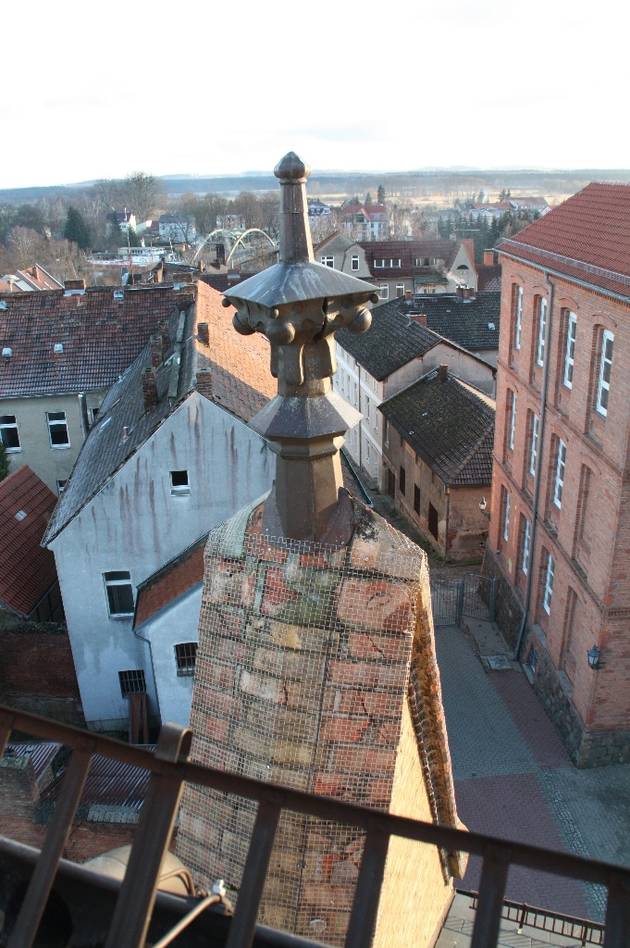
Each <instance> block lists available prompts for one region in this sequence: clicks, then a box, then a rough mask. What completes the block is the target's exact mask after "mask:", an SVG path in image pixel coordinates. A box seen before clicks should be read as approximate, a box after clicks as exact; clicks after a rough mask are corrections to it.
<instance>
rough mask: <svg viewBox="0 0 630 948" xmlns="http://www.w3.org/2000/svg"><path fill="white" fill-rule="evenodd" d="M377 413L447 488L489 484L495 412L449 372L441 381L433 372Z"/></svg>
mask: <svg viewBox="0 0 630 948" xmlns="http://www.w3.org/2000/svg"><path fill="white" fill-rule="evenodd" d="M379 410H380V411H382V412H383V415H384V416H385V418H386V419H387V421H388V422H389V424H391V425H392V426H393V427H394V428H395V429H396V430H397V431H398V433H399V434H400V436H401V437H402V439H403V440H404V441H406V442H407V444H408V445H409V446H410V447H411V448H413V450H414V451H415V452H416V454H418V455H419V457H421V458H422V459H423V461H424V462H425V463H426V464H428V466H429V467H430V468H431V470H433V471H435V472H436V474H438V475H439V477H440V478H441V479H442V480H443V481H444V483H445V484H448V485H450V486H453V487H475V486H484V487H485V486H487V485H488V484H490V482H491V480H492V448H493V444H494V417H495V408H494V402H493V401H492V400H491V399H489V398H488V397H487V396H485V395H483V394H482V393H481V392H477V390H476V389H474V388H472V386H470V385H467V384H466V383H465V382H462V381H461V379H458V378H457V377H456V376H454V375H452V374H451V373H450V372H449V374H448V376H447V378H446V380H445V381H440V378H439V374H438V370H437V369H434V370H433V371H432V372H429V373H428V374H427V375H425V376H424V377H423V378H421V379H419V380H418V381H417V382H414V384H413V385H410V386H408V388H405V389H403V391H402V392H399V393H398V394H397V395H394V396H393V397H392V398H389V399H387V401H385V402H383V403H382V404H381V405H380V406H379Z"/></svg>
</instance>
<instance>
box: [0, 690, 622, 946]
mask: <svg viewBox="0 0 630 948" xmlns="http://www.w3.org/2000/svg"><path fill="white" fill-rule="evenodd" d="M13 730H19V731H21V732H26V733H28V734H30V735H33V736H35V737H39V738H41V739H43V740H52V741H60V742H62V743H63V744H65V745H66V746H67V747H68V748H70V749H71V752H72V754H71V758H70V762H69V765H68V769H67V771H66V775H65V777H64V781H63V788H62V792H61V795H60V798H59V801H58V803H57V807H56V810H55V814H54V817H53V819H52V821H51V824H50V826H49V829H48V833H47V836H46V839H45V841H44V845H43V847H42V850H41V853H40V856H39V859H38V861H37V864H36V867H35V870H34V871H33V874H32V876H31V879H30V883H29V885H28V888H27V892H26V896H25V898H24V901H23V903H22V906H21V908H20V911H19V914H18V917H17V920H16V923H15V925H14V928H13V930H12V932H11V935H10V938H9V941H8V945H9V948H30V946H31V945H32V944H33V941H34V938H35V935H36V933H37V928H38V926H39V923H40V921H41V918H42V914H43V911H44V908H45V906H46V902H47V899H48V896H49V894H50V892H51V890H52V887H53V885H54V881H55V875H56V872H57V867H58V864H59V860H60V857H61V855H62V852H63V848H64V846H65V843H66V840H67V838H68V834H69V832H70V829H71V826H72V820H73V818H74V815H75V813H76V809H77V806H78V803H79V799H80V796H81V792H82V789H83V785H84V782H85V778H86V776H87V772H88V768H89V764H90V759H91V756H92V754H94V753H96V752H98V753H99V754H103V755H104V756H106V757H112V758H115V759H116V760H119V761H123V762H127V763H130V764H133V765H134V766H136V767H144V768H146V769H147V770H148V771H150V773H151V779H150V784H149V792H148V795H147V797H146V799H145V803H144V805H143V807H142V813H141V817H140V823H139V825H138V829H137V832H136V834H135V838H134V842H133V846H132V850H131V855H130V858H129V863H128V865H127V870H126V873H125V877H124V880H123V882H122V885H121V887H120V891H119V894H118V898H117V904H116V909H115V912H114V916H113V918H112V923H111V927H110V931H109V935H108V939H107V942H106V948H142V946H143V945H144V943H145V938H146V932H147V929H148V926H149V922H150V919H151V913H152V910H153V905H154V902H155V896H156V889H157V882H158V874H159V869H160V865H161V862H162V858H163V855H164V853H165V852H166V850H167V848H168V845H169V842H170V839H171V835H172V831H173V825H174V821H175V816H176V813H177V808H178V805H179V800H180V796H181V793H182V788H183V784H184V782H188V783H193V784H200V785H202V786H205V787H212V788H214V789H215V790H220V791H223V792H225V793H232V794H236V795H238V796H242V797H247V798H248V799H250V800H255V801H257V803H258V814H257V817H256V821H255V825H254V830H253V833H252V836H251V839H250V845H249V851H248V856H247V861H246V864H245V869H244V873H243V879H242V884H241V888H240V894H239V898H238V901H237V904H236V911H235V914H234V917H233V920H232V922H231V925H230V933H229V937H228V941H227V946H228V948H249V946H250V945H251V944H252V940H253V938H254V931H255V926H256V917H257V915H258V907H259V904H260V899H261V895H262V890H263V884H264V880H265V876H266V873H267V867H268V864H269V858H270V855H271V849H272V846H273V841H274V837H275V832H276V828H277V825H278V820H279V818H280V814H281V812H282V810H285V809H286V810H292V811H294V812H298V813H303V814H306V815H309V816H314V817H318V818H320V819H325V820H333V821H336V822H339V823H344V824H346V825H351V826H355V827H358V828H360V829H362V830H364V831H365V833H366V843H365V847H364V852H363V857H362V861H361V866H360V870H359V877H358V881H357V885H356V889H355V894H354V900H353V905H352V910H351V914H350V922H349V926H348V932H347V936H346V941H345V944H346V946H348V948H350V946H351V948H361V946H368V945H370V943H371V940H372V936H373V932H374V926H375V922H376V916H377V911H378V901H379V895H380V889H381V884H382V880H383V874H384V869H385V859H386V856H387V847H388V844H389V839H390V836H402V837H404V838H406V839H412V840H416V841H417V842H420V843H429V844H432V845H434V846H438V847H441V848H443V849H446V850H449V851H453V852H454V851H461V852H468V853H471V854H474V855H477V856H480V857H481V859H482V868H481V880H480V886H479V895H478V904H477V911H476V916H475V923H474V928H473V934H472V939H471V946H472V948H490V946H492V945H496V943H497V937H498V933H499V925H500V922H501V914H502V908H503V898H504V893H505V883H506V879H507V874H508V869H509V867H510V866H511V865H518V866H526V867H528V868H530V869H538V870H540V871H543V872H550V873H552V874H554V875H560V876H564V877H567V878H570V879H577V880H579V881H582V882H588V883H592V884H596V885H601V886H604V887H605V888H606V890H607V893H608V899H607V909H606V919H605V936H604V941H603V944H604V948H623V946H626V945H627V938H628V932H629V931H630V869H626V868H623V867H621V866H614V865H608V864H606V863H603V862H597V861H595V860H590V859H584V858H582V857H580V856H574V855H570V854H568V853H559V852H554V851H553V850H548V849H542V848H540V847H538V846H530V845H527V844H524V843H517V842H511V841H508V840H502V839H495V838H492V837H489V836H484V835H482V834H480V833H469V832H466V831H464V830H457V829H453V828H450V827H446V826H440V825H436V824H433V823H425V822H421V821H419V820H413V819H409V818H406V817H402V816H393V815H392V814H389V813H385V812H381V811H377V810H371V809H368V808H366V807H361V806H355V805H353V804H350V803H344V802H341V801H339V800H333V799H330V798H327V797H316V796H313V795H312V794H309V793H305V792H302V791H298V790H291V789H288V788H285V787H281V786H277V785H274V784H268V783H260V782H259V781H256V780H252V779H250V778H247V777H239V776H235V775H233V774H228V773H224V772H223V771H219V770H214V769H212V768H208V767H202V766H200V765H198V764H193V763H191V762H189V761H188V760H187V755H188V750H189V747H190V739H191V732H190V730H189V729H188V728H180V727H177V726H175V725H166V726H165V727H163V728H162V732H161V735H160V739H159V741H158V745H157V748H156V750H155V752H154V753H152V752H150V751H147V750H144V749H142V748H139V747H133V746H131V745H128V744H123V743H122V742H120V741H115V740H112V739H111V738H106V737H102V736H100V735H97V734H94V733H91V732H87V731H81V730H78V729H77V728H73V727H69V726H67V725H63V724H58V723H56V722H54V721H49V720H47V719H45V718H40V717H37V716H35V715H31V714H26V713H24V712H20V711H14V710H12V709H11V708H7V707H4V706H0V753H4V749H5V747H6V744H7V742H8V740H9V737H10V735H11V732H12V731H13Z"/></svg>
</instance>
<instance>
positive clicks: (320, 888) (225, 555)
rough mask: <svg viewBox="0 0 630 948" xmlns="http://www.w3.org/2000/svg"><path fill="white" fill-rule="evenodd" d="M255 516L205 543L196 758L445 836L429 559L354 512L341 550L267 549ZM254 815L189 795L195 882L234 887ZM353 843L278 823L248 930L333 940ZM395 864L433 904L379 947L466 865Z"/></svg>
mask: <svg viewBox="0 0 630 948" xmlns="http://www.w3.org/2000/svg"><path fill="white" fill-rule="evenodd" d="M261 511H262V508H261V507H258V508H255V509H253V510H251V509H250V510H247V511H244V512H241V513H240V514H238V515H237V516H236V517H235V518H233V520H232V521H230V522H229V523H228V524H227V525H225V526H224V527H222V528H220V529H218V530H216V531H214V532H213V533H212V534H211V535H210V537H209V540H208V546H207V548H206V564H205V576H206V579H205V584H204V594H203V599H202V606H201V614H200V625H199V647H198V653H197V667H196V673H195V687H194V691H193V702H192V714H191V724H192V728H193V732H194V734H195V735H196V740H195V742H194V743H193V756H194V758H195V759H198V760H200V761H202V762H203V763H205V764H208V765H210V766H214V767H219V768H221V769H226V770H231V771H233V772H236V773H239V774H243V775H247V776H251V777H256V778H258V779H263V780H269V781H273V782H276V783H280V784H284V785H286V786H291V787H295V788H299V789H303V790H308V791H311V792H314V793H318V794H322V795H326V796H331V797H335V798H337V799H343V800H351V801H353V802H356V803H362V804H365V805H367V806H372V807H377V808H379V809H386V810H387V809H390V808H392V807H394V806H395V807H396V812H403V811H405V812H408V813H409V815H418V816H423V818H429V819H430V818H433V819H436V820H439V821H440V822H443V823H447V824H450V825H457V815H456V810H455V803H454V795H453V787H452V777H451V768H450V758H449V753H448V744H447V739H446V728H445V723H444V716H443V711H442V705H441V694H440V683H439V674H438V671H437V664H436V660H435V647H434V640H433V632H432V620H431V612H430V596H429V587H428V572H427V567H426V559H425V557H424V554H423V553H422V552H421V551H420V550H419V549H418V548H417V547H415V546H414V545H413V544H411V543H410V542H409V541H408V540H407V539H406V538H404V537H402V536H401V535H400V534H398V533H397V532H396V531H394V530H393V529H392V528H391V527H389V526H388V525H387V524H386V523H385V522H384V521H382V520H381V518H379V517H378V516H377V515H375V514H374V513H373V512H372V511H368V510H367V509H365V508H363V507H361V506H360V505H359V504H354V506H353V524H354V529H353V536H352V540H351V542H350V543H349V544H348V546H344V547H331V548H327V547H324V546H322V545H318V544H310V543H296V542H293V541H282V542H276V543H273V542H271V541H269V540H268V539H266V538H265V537H263V536H262V534H261ZM405 722H408V724H405ZM405 728H407V731H408V733H407V737H404V735H403V732H405ZM405 733H406V732H405ZM409 734H412V735H413V741H412V742H410V738H409ZM401 754H402V755H403V756H405V758H406V759H407V762H406V763H404V762H403V761H402V760H401ZM254 815H255V810H254V808H253V807H252V805H251V804H249V803H248V802H247V801H244V800H237V799H234V798H229V797H223V796H221V795H219V794H212V793H207V792H205V791H201V790H200V789H195V788H189V789H188V790H187V792H186V796H185V799H184V802H183V805H182V818H181V824H180V830H179V837H178V852H179V854H180V856H181V857H182V859H184V861H185V862H186V864H187V865H189V866H190V867H191V868H192V869H193V870H194V871H195V872H196V873H197V874H198V875H199V876H200V878H201V879H204V880H205V881H210V880H211V879H215V878H218V877H222V878H224V879H225V881H226V883H227V885H228V886H229V887H230V888H231V889H232V890H233V891H237V890H238V886H239V883H240V878H241V873H242V869H243V865H244V861H245V858H246V853H247V846H248V839H249V835H250V833H251V829H252V826H253V819H254ZM362 848H363V839H362V836H361V834H357V832H355V831H353V830H351V829H348V828H344V827H343V826H339V825H337V824H327V823H325V822H323V821H321V820H312V819H306V818H303V817H299V816H297V815H286V814H285V815H284V816H283V818H282V820H281V823H280V827H279V831H278V836H277V838H276V843H275V847H274V851H273V855H272V860H271V866H270V870H269V874H268V879H267V883H266V888H265V892H264V896H263V905H262V909H261V916H260V920H261V921H263V922H264V923H266V924H270V925H274V926H276V927H279V928H283V929H288V930H290V931H294V932H297V933H301V934H305V935H310V936H311V937H319V938H321V939H322V940H324V941H326V942H328V943H331V944H337V943H340V942H342V941H343V937H344V933H345V929H346V926H347V922H348V917H349V910H350V907H351V904H352V897H353V892H354V884H355V882H356V878H357V874H358V867H359V863H360V859H361V854H362ZM412 859H413V864H412V862H411V861H410V860H412ZM412 865H413V868H412ZM390 869H391V873H394V874H395V876H396V877H397V878H398V877H400V878H405V877H407V876H408V877H411V876H414V878H420V879H422V880H423V882H424V883H425V884H426V886H427V889H428V890H429V892H430V893H431V897H430V899H429V903H428V905H427V908H426V911H425V912H423V913H422V915H418V914H417V913H416V915H415V920H414V921H413V922H410V925H411V926H412V927H411V928H410V929H409V930H408V931H406V933H403V932H402V930H401V933H400V937H399V936H395V938H394V941H392V940H391V939H392V937H394V936H392V934H391V926H390V925H388V926H387V928H388V935H387V936H385V934H383V935H382V937H380V936H379V939H380V940H377V943H378V944H387V945H395V944H396V945H397V944H400V945H402V944H409V943H410V942H409V941H408V940H405V939H408V938H409V937H411V938H412V941H413V939H414V938H415V937H416V935H417V934H419V933H420V931H422V932H428V933H429V934H430V933H432V932H433V931H434V929H435V927H436V925H437V922H438V919H439V917H440V913H441V912H442V911H443V910H444V907H445V905H446V904H447V902H448V900H449V899H450V897H451V893H452V886H451V882H450V878H451V875H452V874H453V873H455V872H458V871H459V870H460V869H461V867H460V865H459V862H458V857H457V856H456V855H454V854H453V855H450V856H449V855H448V854H444V853H438V852H437V851H436V850H434V849H431V848H427V850H426V852H423V853H421V852H419V851H418V848H416V849H415V850H414V852H413V853H412V852H411V851H409V849H408V848H407V849H405V847H402V849H401V847H392V851H391V853H390V857H389V858H388V869H387V872H389V871H390ZM387 872H386V874H387ZM391 873H390V875H391ZM414 874H415V875H414ZM388 878H389V876H388ZM396 898H398V899H404V898H406V894H405V893H403V892H400V891H399V893H398V896H396V895H395V892H394V889H392V894H391V897H388V899H384V900H382V911H383V912H388V913H393V912H394V911H395V910H396V906H397V905H399V903H398V902H396ZM431 900H432V901H431ZM412 914H414V913H412ZM380 917H381V922H380V924H381V929H380V930H381V931H383V932H384V929H383V927H382V926H383V922H382V918H384V917H385V916H383V915H381V916H380ZM390 917H392V916H391V914H390ZM414 926H416V927H415V928H414ZM418 926H420V927H419V928H418ZM397 939H398V940H397ZM421 943H426V942H421Z"/></svg>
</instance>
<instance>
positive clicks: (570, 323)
mask: <svg viewBox="0 0 630 948" xmlns="http://www.w3.org/2000/svg"><path fill="white" fill-rule="evenodd" d="M576 331H577V316H576V315H575V313H567V319H566V335H565V340H564V373H563V375H562V383H563V385H565V386H566V388H573V366H574V364H575V335H576Z"/></svg>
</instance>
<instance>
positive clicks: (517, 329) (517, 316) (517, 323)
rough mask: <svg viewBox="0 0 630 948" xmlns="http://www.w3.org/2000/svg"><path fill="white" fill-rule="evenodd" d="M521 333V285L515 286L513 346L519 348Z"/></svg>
mask: <svg viewBox="0 0 630 948" xmlns="http://www.w3.org/2000/svg"><path fill="white" fill-rule="evenodd" d="M522 334H523V287H522V286H517V287H516V311H515V313H514V348H515V349H520V348H521V337H522Z"/></svg>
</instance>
